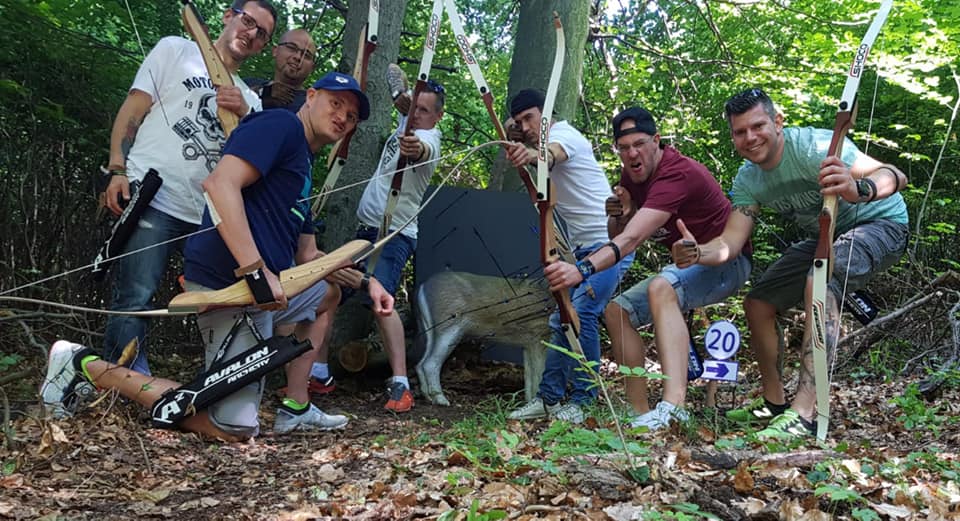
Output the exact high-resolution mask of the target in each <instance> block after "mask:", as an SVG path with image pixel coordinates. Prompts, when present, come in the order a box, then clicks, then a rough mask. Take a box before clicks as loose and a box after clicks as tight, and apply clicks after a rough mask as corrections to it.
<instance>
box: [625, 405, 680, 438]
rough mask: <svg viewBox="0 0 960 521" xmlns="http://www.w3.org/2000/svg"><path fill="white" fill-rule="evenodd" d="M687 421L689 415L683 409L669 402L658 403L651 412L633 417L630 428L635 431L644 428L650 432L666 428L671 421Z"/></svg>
mask: <svg viewBox="0 0 960 521" xmlns="http://www.w3.org/2000/svg"><path fill="white" fill-rule="evenodd" d="M689 419H690V414H689V413H688V412H687V410H686V409H684V408H683V407H677V406H676V405H674V404H672V403H670V402H660V403H658V404H657V406H656V407H654V408H653V410H650V411H648V412H645V413H643V414H639V415H637V416H634V418H633V420H631V421H630V426H631V427H633V428H635V429H638V428H640V427H646V428H647V429H648V430H649V431H651V432H652V431H656V430H660V429H662V428H664V427H668V426H669V425H670V422H671V421H674V420H676V421H681V422H685V421H687V420H689Z"/></svg>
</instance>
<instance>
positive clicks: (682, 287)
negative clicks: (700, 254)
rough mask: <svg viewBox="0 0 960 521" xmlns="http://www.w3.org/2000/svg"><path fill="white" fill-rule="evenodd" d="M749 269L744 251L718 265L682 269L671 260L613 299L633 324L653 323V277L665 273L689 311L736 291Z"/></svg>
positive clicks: (678, 297)
mask: <svg viewBox="0 0 960 521" xmlns="http://www.w3.org/2000/svg"><path fill="white" fill-rule="evenodd" d="M750 269H751V264H750V259H749V258H747V256H746V255H743V254H741V255H739V256H738V257H737V258H735V259H733V260H731V261H728V262H726V263H724V264H721V265H719V266H703V265H701V264H695V265H693V266H690V267H689V268H683V269H681V268H678V267H677V265H676V264H670V265H669V266H667V267H666V268H664V269H663V270H661V271H660V273H658V274H656V275H653V276H650V277H647V278H646V279H644V280H643V282H641V283H639V284H637V285H636V286H634V287H632V288H630V289H628V290H627V291H624V292H623V293H621V294H620V296H619V297H617V298H616V299H614V302H616V303H617V305H619V306H620V307H621V308H623V309H624V311H626V312H627V313H628V314H629V316H630V323H631V324H632V325H633V327H635V328H636V327H641V326H644V325H646V324H651V323H653V315H651V313H650V301H649V298H648V297H647V288H648V287H649V286H650V282H651V281H652V280H653V279H654V278H656V277H663V278H664V279H666V280H668V281H670V284H671V285H672V286H673V289H674V290H675V291H676V292H677V299H678V300H679V302H680V309H681V310H683V311H689V310H691V309H696V308H699V307H702V306H707V305H710V304H716V303H717V302H720V301H722V300H724V299H726V298H727V297H729V296H730V295H733V294H734V293H736V292H737V291H738V290H739V289H740V288H741V287H743V285H744V284H746V283H747V280H748V279H749V278H750Z"/></svg>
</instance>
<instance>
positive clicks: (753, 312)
mask: <svg viewBox="0 0 960 521" xmlns="http://www.w3.org/2000/svg"><path fill="white" fill-rule="evenodd" d="M743 312H744V314H745V315H746V316H747V323H748V324H750V325H751V326H752V325H760V324H763V323H765V322H773V321H774V320H775V319H776V317H777V308H776V306H774V305H773V304H771V303H769V302H766V301H763V300H757V299H753V298H750V297H747V298H745V299H743Z"/></svg>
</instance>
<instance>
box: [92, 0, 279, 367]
mask: <svg viewBox="0 0 960 521" xmlns="http://www.w3.org/2000/svg"><path fill="white" fill-rule="evenodd" d="M276 16H277V13H276V10H275V9H274V7H273V6H272V5H271V4H270V2H268V1H267V0H250V1H244V0H236V1H234V2H233V4H232V6H231V7H230V8H228V9H227V10H225V11H224V13H223V32H222V33H221V34H220V36H219V37H218V38H217V39H216V40H215V41H214V42H213V46H214V48H215V49H216V50H217V52H218V53H219V55H220V58H221V60H222V61H223V64H224V66H225V67H226V68H227V70H228V71H229V72H230V73H231V74H232V76H233V79H234V83H235V84H236V86H225V85H214V84H213V83H212V82H211V80H210V75H209V74H208V72H207V68H206V66H205V65H204V62H203V58H202V57H201V54H200V49H199V47H197V44H196V43H195V42H193V41H191V40H187V39H185V38H181V37H179V36H168V37H166V38H163V39H161V40H160V41H159V42H157V45H156V46H155V47H154V48H153V49H152V50H151V51H150V53H149V54H148V55H147V57H146V59H145V60H144V62H143V63H142V64H141V65H140V69H139V70H138V71H137V75H136V78H135V79H134V81H133V85H132V86H131V87H130V90H129V92H128V93H127V97H126V99H125V100H124V102H123V104H122V105H121V107H120V110H119V111H118V112H117V116H116V118H115V119H114V123H113V130H112V132H111V134H110V161H109V163H108V170H109V171H110V174H111V179H110V183H109V186H108V187H107V189H106V192H105V198H106V206H107V208H109V209H110V210H111V211H112V212H113V213H115V214H117V215H119V214H120V213H121V212H122V210H123V206H125V204H126V202H127V201H129V200H130V181H134V180H141V179H143V178H144V176H145V175H146V173H147V171H148V170H150V169H155V170H156V171H157V172H159V174H160V178H161V179H162V180H163V184H162V185H161V186H160V189H159V191H158V192H157V194H156V195H155V196H154V198H153V200H152V201H151V202H150V207H149V208H148V209H147V210H146V212H145V213H144V214H143V216H142V217H141V218H140V221H139V223H138V225H137V228H136V230H135V231H134V232H133V235H132V236H131V237H130V239H129V241H128V242H127V244H126V247H125V249H124V252H125V253H126V252H133V251H136V250H141V249H144V251H142V252H139V253H136V254H134V255H129V256H126V257H122V258H121V259H119V260H118V261H117V262H116V264H117V266H116V269H115V273H114V280H113V298H112V303H111V309H112V310H115V311H137V310H142V309H148V308H149V307H151V306H150V300H151V299H152V298H153V294H154V293H155V292H156V290H157V288H158V286H159V284H160V281H161V279H162V277H163V275H164V273H165V271H166V268H167V262H168V260H169V258H170V256H171V255H172V254H173V252H174V251H176V250H179V249H180V248H181V247H182V243H183V241H182V240H175V239H176V238H178V237H183V236H184V235H186V234H188V233H191V232H194V231H195V230H196V229H197V225H198V224H200V216H201V214H202V213H203V208H204V199H203V190H202V189H201V186H200V183H201V182H202V181H203V180H204V178H206V177H207V175H208V174H209V173H210V171H211V170H213V167H214V166H216V164H217V162H218V161H219V160H220V154H221V150H222V148H223V145H224V142H225V141H226V136H225V134H224V132H223V129H222V128H221V126H220V122H219V120H218V119H217V108H218V107H220V108H223V109H227V110H229V111H230V112H233V113H234V114H237V115H238V116H240V117H243V116H246V115H247V114H248V113H250V112H251V111H254V110H259V109H260V106H261V104H260V99H259V98H258V97H257V95H256V94H255V93H254V92H253V91H251V90H250V89H249V88H248V87H247V86H246V84H245V83H244V82H243V81H242V80H241V79H240V77H239V76H238V75H237V70H238V69H239V68H240V65H241V64H242V63H243V62H244V61H245V60H246V59H247V58H249V57H251V56H253V55H255V54H257V53H259V52H260V51H262V50H263V48H264V46H265V45H266V44H267V42H268V41H269V39H270V35H271V33H272V32H273V28H274V25H275V23H276ZM147 324H148V321H147V320H146V319H143V318H138V317H130V316H112V317H110V319H109V320H108V321H107V326H106V332H105V339H104V345H103V355H104V359H106V360H109V361H116V360H117V359H118V358H119V356H120V353H121V351H122V349H123V348H124V346H125V345H127V343H128V342H130V341H131V340H132V339H136V340H137V342H138V343H139V347H140V349H139V353H138V355H137V358H136V360H135V361H134V362H133V366H132V367H133V368H134V369H135V370H136V371H139V372H142V373H144V374H149V373H150V370H149V366H148V363H147V356H146V349H145V345H144V337H145V336H146V330H147Z"/></svg>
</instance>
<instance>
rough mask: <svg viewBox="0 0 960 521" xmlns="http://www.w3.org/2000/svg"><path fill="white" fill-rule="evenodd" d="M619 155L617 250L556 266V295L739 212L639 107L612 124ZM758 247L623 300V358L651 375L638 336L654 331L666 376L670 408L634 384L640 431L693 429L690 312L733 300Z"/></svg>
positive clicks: (611, 310) (614, 213) (616, 329)
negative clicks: (643, 248)
mask: <svg viewBox="0 0 960 521" xmlns="http://www.w3.org/2000/svg"><path fill="white" fill-rule="evenodd" d="M613 137H614V141H615V148H616V150H617V153H618V154H619V155H620V162H621V165H622V166H621V172H620V182H619V186H616V187H615V188H614V196H613V197H611V198H610V200H608V201H607V213H608V214H609V215H610V217H609V222H608V225H609V229H610V235H611V236H612V237H613V240H612V241H610V242H609V243H608V244H606V245H604V246H605V247H602V248H600V249H599V250H597V251H596V252H594V253H593V254H592V255H590V256H589V257H587V258H585V259H583V260H580V261H579V262H577V264H576V265H572V264H568V263H564V262H557V263H554V264H551V265H550V266H547V268H546V269H545V270H544V273H545V275H546V276H547V280H548V281H549V282H550V289H551V290H556V289H561V288H569V287H573V286H576V285H577V284H580V283H581V281H582V280H583V279H584V278H585V277H589V276H591V275H592V274H594V273H597V272H599V271H601V270H605V269H607V268H608V267H610V266H613V265H614V264H615V263H616V261H617V259H618V258H619V257H620V256H621V255H623V254H624V253H630V252H633V251H634V250H636V248H637V246H639V245H640V243H641V242H643V241H645V240H647V239H653V240H654V241H656V242H658V243H660V244H662V245H664V246H666V247H668V248H669V247H670V245H671V244H673V242H674V241H676V240H677V239H679V238H681V237H683V236H687V235H689V232H687V228H689V229H690V230H692V231H693V232H694V233H695V234H697V235H698V236H699V235H703V236H706V237H716V236H718V235H720V233H721V232H722V231H723V227H724V223H726V221H727V217H728V216H729V215H730V211H731V205H730V201H728V200H727V198H726V197H724V195H723V190H722V189H721V188H720V184H719V183H717V181H716V179H714V178H713V176H712V175H710V172H709V171H708V170H707V168H706V167H705V166H703V165H702V164H700V163H698V162H696V161H694V160H693V159H690V158H688V157H685V156H683V155H681V154H680V153H679V152H678V151H677V150H676V149H674V148H673V147H670V146H667V145H664V144H661V143H660V134H659V133H658V132H657V125H656V123H655V122H654V120H653V117H652V116H651V115H650V113H649V112H647V111H646V110H644V109H642V108H640V107H632V108H629V109H626V110H624V111H623V112H621V113H619V114H617V116H616V117H614V118H613ZM749 252H750V248H749V244H748V245H747V248H746V249H745V251H744V252H743V253H741V254H740V255H738V256H736V257H734V258H733V259H731V260H729V261H728V262H726V263H723V264H721V265H719V266H711V267H707V266H696V268H695V269H693V268H690V269H680V268H678V267H677V266H676V265H673V264H671V265H669V266H667V267H666V268H664V269H663V270H662V271H661V272H660V273H658V274H657V275H654V276H652V277H649V278H647V279H646V280H644V281H643V282H641V283H640V284H637V285H636V286H634V287H632V288H630V289H629V290H627V291H625V292H623V293H622V294H621V295H620V296H619V297H617V298H616V299H615V300H614V301H613V302H612V303H611V304H610V305H609V306H607V309H606V312H605V314H604V321H605V323H606V325H607V329H608V330H609V332H610V339H611V341H612V342H613V349H614V354H615V355H616V356H617V358H618V359H619V362H620V363H622V364H625V365H627V366H629V367H643V366H644V360H645V358H646V353H645V348H644V343H643V341H642V339H641V338H640V335H639V334H638V333H637V331H636V328H638V327H640V326H643V325H645V324H650V323H652V324H653V326H654V331H655V334H656V337H655V341H656V345H657V353H659V355H660V363H661V365H662V366H663V370H664V373H666V375H667V376H668V377H669V378H668V379H667V380H666V382H665V383H664V391H663V399H662V400H661V401H660V402H659V403H658V404H657V405H656V407H654V408H653V409H650V405H649V403H648V401H647V382H646V379H641V378H628V379H627V383H626V385H627V397H628V399H629V400H630V403H631V405H632V406H633V408H634V411H635V413H636V415H635V417H634V418H633V420H632V421H631V425H632V426H633V427H647V428H648V429H649V430H651V431H653V430H657V429H661V428H663V427H666V426H667V425H669V423H670V421H671V420H674V419H677V420H681V421H683V420H686V419H687V418H688V417H689V415H688V414H687V412H686V410H684V408H683V403H684V399H685V397H686V391H687V362H688V352H689V346H690V335H689V332H688V331H687V328H686V324H685V323H684V316H683V315H684V312H685V311H687V310H690V309H694V308H697V307H701V306H706V305H708V304H713V303H715V302H720V301H722V300H723V299H725V298H727V297H728V296H730V295H732V294H734V293H735V292H736V291H737V290H738V289H740V287H741V286H743V284H744V283H746V281H747V278H748V277H749V275H750V258H749Z"/></svg>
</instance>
